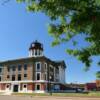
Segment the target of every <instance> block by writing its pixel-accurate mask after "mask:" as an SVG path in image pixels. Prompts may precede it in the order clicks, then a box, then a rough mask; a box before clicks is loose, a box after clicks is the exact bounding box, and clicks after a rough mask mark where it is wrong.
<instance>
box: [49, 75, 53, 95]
mask: <svg viewBox="0 0 100 100" xmlns="http://www.w3.org/2000/svg"><path fill="white" fill-rule="evenodd" d="M51 79H52V77H51V75H50V76H49V92H50V95H52V88H51Z"/></svg>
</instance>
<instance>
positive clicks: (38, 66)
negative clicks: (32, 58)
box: [36, 62, 41, 71]
mask: <svg viewBox="0 0 100 100" xmlns="http://www.w3.org/2000/svg"><path fill="white" fill-rule="evenodd" d="M40 70H41V63H40V62H38V63H36V71H40Z"/></svg>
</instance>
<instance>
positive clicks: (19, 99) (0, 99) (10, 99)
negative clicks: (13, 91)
mask: <svg viewBox="0 0 100 100" xmlns="http://www.w3.org/2000/svg"><path fill="white" fill-rule="evenodd" d="M0 100H100V98H96V97H93V98H92V97H54V96H45V97H43V96H42V97H40V96H37V97H36V96H35V97H31V96H0Z"/></svg>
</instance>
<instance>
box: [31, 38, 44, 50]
mask: <svg viewBox="0 0 100 100" xmlns="http://www.w3.org/2000/svg"><path fill="white" fill-rule="evenodd" d="M31 49H40V50H43V44H41V43H40V42H38V41H37V40H36V41H34V42H32V43H31V45H30V48H29V50H31Z"/></svg>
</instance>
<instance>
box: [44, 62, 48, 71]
mask: <svg viewBox="0 0 100 100" xmlns="http://www.w3.org/2000/svg"><path fill="white" fill-rule="evenodd" d="M44 69H45V71H47V63H44Z"/></svg>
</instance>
